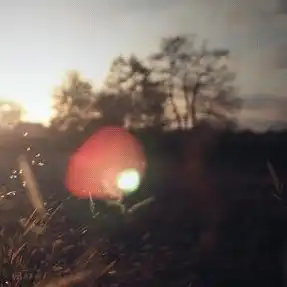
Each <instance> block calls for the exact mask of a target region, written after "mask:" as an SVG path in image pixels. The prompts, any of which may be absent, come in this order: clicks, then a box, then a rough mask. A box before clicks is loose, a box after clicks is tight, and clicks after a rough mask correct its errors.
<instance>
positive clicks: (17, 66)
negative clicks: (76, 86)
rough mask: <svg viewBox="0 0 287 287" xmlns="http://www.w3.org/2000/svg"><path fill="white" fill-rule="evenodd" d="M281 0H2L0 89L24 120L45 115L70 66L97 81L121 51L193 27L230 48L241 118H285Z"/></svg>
mask: <svg viewBox="0 0 287 287" xmlns="http://www.w3.org/2000/svg"><path fill="white" fill-rule="evenodd" d="M278 1H279V0H276V1H275V0H268V1H266V0H252V1H250V0H177V1H174V0H106V1H102V0H49V1H47V0H25V1H23V0H9V1H8V0H2V1H1V2H0V35H1V45H0V75H1V81H0V97H3V98H8V99H12V100H15V101H17V102H19V103H21V104H23V105H24V107H25V108H26V109H27V110H28V115H27V116H28V119H29V120H33V121H44V120H47V119H48V118H49V116H50V115H51V109H50V108H49V107H50V106H51V95H52V93H53V90H54V88H55V86H57V85H59V84H61V83H62V81H63V79H64V75H65V73H66V71H67V70H70V69H77V70H79V71H80V72H81V73H82V74H83V75H84V76H85V77H87V78H88V79H90V80H93V81H96V82H101V81H102V80H103V79H104V77H105V74H106V72H107V71H108V69H109V66H110V62H111V61H112V60H113V58H114V57H116V56H118V55H119V54H125V55H128V54H130V53H135V54H137V55H139V56H140V57H144V56H146V55H147V54H149V53H150V52H153V51H156V50H157V48H158V45H159V41H160V39H161V38H162V37H165V36H172V35H177V34H182V33H195V34H197V35H198V36H199V38H202V39H205V38H206V39H208V40H209V41H210V45H212V46H215V47H224V48H229V49H230V50H231V52H232V57H233V60H232V61H233V62H232V63H233V68H234V70H235V71H236V72H237V85H238V86H239V88H240V92H241V94H242V97H243V98H244V100H245V106H244V109H243V110H242V112H241V113H240V115H239V117H240V121H241V123H242V125H244V126H246V127H250V128H254V129H264V128H267V127H270V126H274V125H276V123H280V124H281V125H282V123H283V124H284V123H286V125H287V115H286V113H285V111H284V105H285V106H286V108H287V93H286V92H285V91H286V90H287V89H286V88H287V69H283V68H281V69H279V68H278V67H279V66H278V64H279V62H280V63H281V64H282V63H283V56H282V59H281V60H280V61H279V60H278V51H279V50H280V47H281V50H282V47H284V45H286V47H287V16H285V15H278V14H276V13H275V12H276V11H278V3H277V2H278ZM282 1H283V0H282ZM285 61H286V62H287V59H285ZM281 66H282V65H281ZM283 66H284V65H283ZM286 68H287V63H286Z"/></svg>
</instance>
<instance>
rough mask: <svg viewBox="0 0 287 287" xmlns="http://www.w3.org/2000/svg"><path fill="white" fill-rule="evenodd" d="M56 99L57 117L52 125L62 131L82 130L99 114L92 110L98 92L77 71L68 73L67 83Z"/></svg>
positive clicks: (56, 94)
mask: <svg viewBox="0 0 287 287" xmlns="http://www.w3.org/2000/svg"><path fill="white" fill-rule="evenodd" d="M53 97H54V110H55V116H54V117H53V119H52V121H51V125H52V126H53V127H55V128H57V129H60V130H67V129H70V130H81V129H83V128H84V126H85V124H86V123H87V122H88V121H89V120H90V119H92V118H95V117H96V116H97V113H95V112H94V111H92V110H91V107H92V104H93V102H94V101H95V100H96V92H95V91H94V89H93V86H92V85H91V83H89V82H88V81H86V80H84V79H83V78H82V77H81V76H80V74H79V73H78V72H76V71H70V72H68V73H67V76H66V81H65V82H64V84H63V85H62V86H61V87H59V88H58V89H57V90H56V92H55V94H54V95H53Z"/></svg>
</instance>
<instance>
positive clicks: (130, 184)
mask: <svg viewBox="0 0 287 287" xmlns="http://www.w3.org/2000/svg"><path fill="white" fill-rule="evenodd" d="M140 180H141V178H140V174H139V172H138V171H137V170H135V169H127V170H124V171H122V172H121V173H120V174H119V175H118V177H117V187H118V188H119V189H121V190H122V191H123V192H126V193H130V192H134V191H136V190H137V189H138V187H139V185H140Z"/></svg>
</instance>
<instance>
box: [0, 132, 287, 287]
mask: <svg viewBox="0 0 287 287" xmlns="http://www.w3.org/2000/svg"><path fill="white" fill-rule="evenodd" d="M138 136H139V138H141V139H142V142H143V143H144V146H145V148H146V151H147V155H148V162H149V169H148V172H147V175H146V178H145V180H144V182H143V185H142V187H141V189H140V191H139V192H138V193H136V194H135V195H132V196H131V197H129V198H127V199H126V200H125V201H124V202H123V206H120V205H115V204H108V203H105V202H95V203H94V206H91V203H90V202H89V201H87V200H78V199H76V198H74V197H71V196H70V194H69V193H68V191H67V190H66V189H65V186H64V182H63V179H64V176H65V170H66V166H67V161H68V158H69V155H70V154H71V152H72V151H73V150H74V147H71V148H67V146H63V147H61V146H59V145H57V146H52V145H50V146H47V145H46V146H45V145H44V144H43V143H40V144H39V143H37V142H29V141H27V142H25V144H22V145H21V146H20V147H19V146H17V147H16V146H9V147H2V149H1V151H0V159H1V162H0V171H1V173H0V179H1V181H2V183H3V188H2V191H1V192H2V195H5V196H4V197H2V200H1V201H0V212H1V219H0V223H1V233H0V234H1V243H0V244H1V250H0V251H1V254H0V264H1V266H0V270H1V280H2V282H1V284H2V285H1V286H34V284H36V283H38V284H39V285H35V286H113V287H116V286H118V287H120V286H124V287H137V286H151V287H152V286H167V287H169V286H176V287H181V286H183V287H188V286H200V287H201V286H204V287H205V286H208V287H209V286H220V287H224V286H253V287H254V286H274V287H275V286H285V285H284V284H285V283H286V282H285V281H284V280H285V279H284V268H286V267H287V266H285V263H284V262H285V261H286V259H285V257H286V254H285V253H284V252H285V246H286V239H287V237H286V236H287V232H286V223H287V210H286V208H285V197H286V196H285V194H284V188H283V189H281V185H278V184H277V181H276V178H275V177H274V174H273V177H272V168H273V169H274V170H275V171H276V175H277V177H278V179H279V181H280V184H284V183H286V179H287V177H286V174H287V173H286V172H287V164H286V163H287V153H286V147H287V135H286V133H281V134H271V133H270V134H265V135H255V134H252V133H241V134H232V133H224V134H217V133H212V132H210V131H208V132H206V131H204V132H201V131H199V132H198V131H196V132H194V133H173V134H169V135H160V136H159V135H154V134H153V135H152V136H151V134H139V135H138ZM27 146H29V147H31V150H29V153H27V156H28V157H29V158H30V160H33V159H34V160H35V156H36V155H37V154H40V155H39V156H38V159H37V158H36V161H38V162H42V163H43V165H40V166H39V165H37V164H35V165H33V168H34V172H35V175H36V178H37V181H38V183H39V186H40V190H41V194H42V196H43V198H44V201H45V202H46V209H47V215H46V216H45V217H44V218H42V219H41V218H39V217H37V216H36V214H33V208H32V206H31V204H30V202H29V200H28V197H27V195H26V191H25V188H24V187H22V186H21V181H20V180H19V176H20V175H18V172H15V173H14V174H15V175H16V173H17V175H16V176H15V178H13V176H12V178H10V176H11V171H12V175H13V169H15V170H17V169H18V167H17V164H16V159H17V156H18V155H19V154H21V153H22V152H23V151H25V152H26V147H27ZM267 162H270V163H271V165H270V164H269V168H268V165H267ZM4 185H5V187H4ZM14 190H15V191H16V194H15V195H13V194H12V193H10V194H9V195H7V192H11V191H14ZM145 199H149V200H148V201H146V202H145V201H144V200H145ZM140 202H142V205H136V204H138V203H140ZM132 207H133V208H132ZM124 209H125V210H124ZM33 280H34V282H33ZM36 281H37V282H36ZM5 282H7V283H5ZM9 284H10V285H9ZM77 284H78V285H77Z"/></svg>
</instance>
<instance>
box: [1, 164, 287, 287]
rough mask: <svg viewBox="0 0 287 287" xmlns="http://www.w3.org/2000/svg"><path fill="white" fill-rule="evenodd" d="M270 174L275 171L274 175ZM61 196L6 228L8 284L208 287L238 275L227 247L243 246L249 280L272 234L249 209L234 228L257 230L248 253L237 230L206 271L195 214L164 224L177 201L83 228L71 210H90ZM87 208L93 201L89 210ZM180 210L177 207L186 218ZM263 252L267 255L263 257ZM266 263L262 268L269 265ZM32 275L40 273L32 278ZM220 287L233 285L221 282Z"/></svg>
mask: <svg viewBox="0 0 287 287" xmlns="http://www.w3.org/2000/svg"><path fill="white" fill-rule="evenodd" d="M270 167H271V165H270V164H269V169H270ZM271 176H272V177H273V179H274V186H275V189H276V195H277V197H279V198H280V195H281V194H282V191H283V190H281V189H280V187H281V186H282V185H281V184H280V181H279V179H278V178H277V176H276V173H275V170H274V168H273V167H272V172H271ZM277 188H279V190H277ZM279 191H280V192H279ZM57 197H58V196H57V194H53V195H52V196H51V198H50V199H49V200H47V205H46V206H45V207H46V213H45V215H44V216H43V217H39V216H38V215H37V212H36V210H34V211H33V212H32V213H28V212H27V216H26V217H25V218H19V221H18V223H17V224H14V223H13V224H6V225H2V229H1V232H0V237H1V240H0V270H1V274H2V280H3V281H10V282H12V283H11V285H10V286H24V285H22V284H23V282H24V281H29V283H28V285H25V286H33V285H34V286H38V287H60V286H69V287H70V286H87V287H89V286H124V287H129V286H133V287H134V286H167V287H170V286H202V285H200V282H201V280H202V278H201V276H203V275H202V274H205V275H204V276H210V278H212V276H215V275H214V274H216V276H219V277H220V276H221V275H218V274H224V275H222V276H224V278H226V276H229V274H232V272H231V271H230V270H231V269H230V268H231V266H232V265H234V264H235V265H236V264H237V262H235V259H234V257H232V256H233V255H230V253H228V252H229V251H228V252H227V251H226V250H225V249H228V248H231V249H233V250H235V249H236V248H238V246H240V248H242V250H243V251H242V252H241V253H244V256H243V257H242V258H241V259H240V260H241V261H242V262H241V261H240V260H239V259H238V262H239V261H240V263H238V264H239V267H238V268H239V269H240V272H241V276H242V277H244V272H245V271H243V270H244V268H246V269H248V268H249V269H250V270H252V272H253V273H255V271H254V267H252V265H250V266H251V267H250V266H249V265H248V264H249V263H247V262H251V261H252V260H254V259H253V257H254V256H255V255H254V253H255V252H256V251H255V250H256V248H257V245H260V240H262V239H261V237H260V236H261V235H260V234H261V233H262V232H261V231H262V230H263V231H264V232H266V230H267V231H268V227H267V228H266V230H265V225H266V223H265V222H264V223H263V224H262V225H260V226H259V223H258V221H257V219H253V217H254V218H255V215H254V212H255V211H254V210H253V208H251V210H250V211H248V210H247V209H246V210H244V213H243V210H242V208H241V210H240V211H239V212H238V213H240V212H242V213H240V215H239V216H238V218H240V220H241V221H240V223H238V222H237V223H236V224H237V225H235V224H234V223H232V228H233V229H235V231H236V232H238V229H240V228H241V227H242V230H249V229H248V228H250V231H246V232H245V231H244V232H245V233H244V234H246V235H244V236H246V238H247V239H248V240H247V241H246V242H247V243H246V246H245V245H244V244H245V243H243V241H244V236H242V235H241V234H240V233H239V235H238V234H237V233H236V232H235V233H233V231H230V232H229V233H228V234H229V235H226V240H225V243H224V244H225V246H224V250H225V251H224V252H226V254H227V255H226V254H224V252H223V251H222V253H221V257H216V258H215V259H214V261H213V263H212V264H211V263H210V264H211V265H210V266H211V267H210V266H209V267H208V266H207V267H206V266H205V267H204V268H205V269H204V270H203V269H201V267H200V268H199V267H198V266H196V265H195V255H196V254H197V251H198V250H197V248H198V241H197V229H196V227H194V226H193V225H192V224H191V220H190V219H191V214H182V217H178V218H179V219H178V221H176V222H173V223H172V222H171V223H170V222H169V223H166V222H165V219H164V218H165V216H167V215H168V214H169V213H170V211H171V209H175V207H174V206H172V204H174V205H175V201H173V202H172V203H171V205H170V206H169V205H167V203H165V204H164V205H161V204H159V203H156V202H154V199H153V198H149V199H147V200H145V201H142V202H140V203H137V204H135V205H134V206H132V207H129V208H127V209H126V212H125V213H124V212H123V208H122V207H120V208H119V211H118V212H117V213H116V212H115V207H114V206H111V205H107V210H106V211H103V210H101V211H99V212H98V214H99V215H97V216H96V217H95V218H93V216H92V214H90V216H89V217H88V219H87V220H82V222H81V223H77V222H76V221H73V220H71V219H70V218H69V214H67V210H69V212H71V213H76V212H78V215H79V216H82V214H83V213H84V210H83V209H82V208H83V207H81V206H80V205H78V207H77V208H76V207H75V206H77V203H76V204H75V205H74V206H70V205H69V204H70V203H69V202H70V200H71V198H66V199H64V200H60V201H59V199H58V198H57ZM280 199H281V198H280ZM149 204H151V205H149ZM142 206H145V208H147V210H146V212H142V213H137V212H135V211H136V210H137V209H138V208H142ZM88 207H89V204H88V202H86V208H88ZM95 208H97V205H96V206H95ZM180 209H181V208H180V207H177V208H176V210H178V213H179V214H180V213H181V210H180ZM261 209H262V210H263V207H262V208H261V207H260V210H261ZM253 211H254V212H253ZM12 212H13V211H12ZM262 212H263V211H262ZM7 216H9V214H8V213H7ZM256 216H258V211H257V210H256ZM243 217H244V218H245V217H247V218H248V224H249V225H250V222H252V220H254V225H253V226H251V227H248V228H247V227H246V226H247V225H248V224H247V225H246V226H245V224H246V223H244V222H243V221H244V220H243ZM256 218H257V217H256ZM120 219H121V220H120ZM83 222H84V223H83ZM285 223H286V221H285ZM115 225H116V226H115ZM234 226H236V228H234ZM254 226H255V228H254ZM258 226H259V227H258ZM239 227H240V228H239ZM255 229H256V230H255ZM264 232H263V233H264ZM272 232H273V231H272ZM258 234H259V235H258ZM264 234H265V233H264ZM273 235H274V234H272V236H273ZM264 236H265V235H264ZM238 237H240V242H239V241H238ZM236 240H237V241H236ZM250 242H251V243H250ZM252 242H253V243H252ZM232 244H233V245H232ZM236 244H238V245H236ZM252 244H253V245H252ZM227 245H231V246H233V247H227ZM234 246H235V247H234ZM242 246H243V247H242ZM220 252H221V251H220ZM260 252H261V250H259V251H258V253H260ZM259 260H261V261H262V262H263V261H264V260H265V259H264V260H263V259H259ZM267 261H268V260H267V259H266V262H263V263H264V264H266V265H268V264H270V262H267ZM254 262H255V261H254ZM256 262H257V261H256ZM262 262H260V264H261V263H262ZM258 264H259V263H258ZM248 266H249V267H248ZM268 266H269V265H268ZM208 268H209V269H208ZM206 270H208V271H206ZM32 271H35V273H34V274H32ZM246 272H248V271H246ZM206 274H208V275H206ZM210 274H211V275H210ZM248 274H249V273H248ZM230 276H231V275H230ZM246 276H247V275H246ZM28 277H30V278H28ZM32 277H33V278H32ZM205 279H206V278H205ZM210 280H211V279H210ZM214 280H215V279H214ZM263 281H264V279H263ZM198 282H199V283H198ZM1 283H2V282H1ZM100 284H101V285H100ZM191 284H192V285H191ZM8 286H9V285H8ZM212 286H217V285H212ZM220 286H233V285H224V284H223V283H222V285H220ZM236 286H237V285H236ZM238 286H239V285H238ZM243 286H250V285H248V284H245V285H243ZM253 286H257V285H253ZM258 286H259V285H258ZM261 286H267V285H264V284H263V285H261ZM269 286H271V285H269ZM272 286H274V287H275V286H279V285H276V284H274V285H272Z"/></svg>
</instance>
